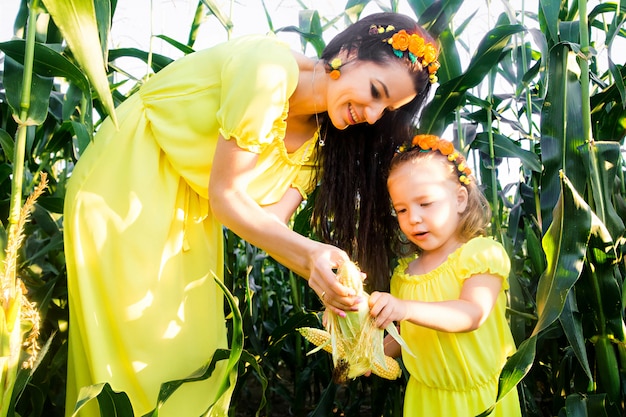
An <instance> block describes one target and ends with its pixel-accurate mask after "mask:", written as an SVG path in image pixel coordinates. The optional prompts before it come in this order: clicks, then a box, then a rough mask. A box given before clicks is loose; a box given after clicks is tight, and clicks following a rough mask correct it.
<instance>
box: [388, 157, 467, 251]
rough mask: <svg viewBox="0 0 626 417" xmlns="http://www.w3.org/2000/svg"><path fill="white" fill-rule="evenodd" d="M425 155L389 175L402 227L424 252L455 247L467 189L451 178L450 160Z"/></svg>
mask: <svg viewBox="0 0 626 417" xmlns="http://www.w3.org/2000/svg"><path fill="white" fill-rule="evenodd" d="M440 157H442V156H439V155H437V156H435V158H425V159H418V160H412V161H408V162H404V163H402V164H400V165H398V166H396V167H395V168H394V169H393V171H392V172H391V173H390V175H389V179H388V181H387V187H388V189H389V195H390V196H391V201H392V204H393V208H394V209H395V211H396V215H397V216H398V223H399V225H400V229H401V230H402V232H404V234H405V235H406V236H407V238H408V239H409V240H410V241H411V242H413V243H414V244H416V245H417V246H418V247H419V248H420V249H421V250H422V251H423V252H424V253H434V252H439V251H444V252H447V253H449V251H450V249H451V248H452V250H454V249H456V247H457V246H458V244H459V243H461V241H460V238H459V233H458V228H459V220H460V215H461V213H463V211H465V208H466V207H467V196H468V194H467V189H466V188H465V187H463V186H462V185H461V184H460V183H459V182H458V181H456V180H454V179H451V178H450V177H449V175H450V174H449V172H450V171H449V169H450V168H449V166H448V165H447V161H442V160H440V159H439V158H440Z"/></svg>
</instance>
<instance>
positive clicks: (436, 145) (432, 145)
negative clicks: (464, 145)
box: [397, 135, 472, 185]
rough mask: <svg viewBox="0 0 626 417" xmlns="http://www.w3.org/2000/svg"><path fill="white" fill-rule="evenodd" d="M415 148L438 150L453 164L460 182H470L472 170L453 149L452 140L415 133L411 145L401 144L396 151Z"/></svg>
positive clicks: (467, 183) (466, 183)
mask: <svg viewBox="0 0 626 417" xmlns="http://www.w3.org/2000/svg"><path fill="white" fill-rule="evenodd" d="M416 148H419V150H420V151H421V152H429V151H433V152H434V151H437V152H439V153H440V154H441V155H443V156H445V157H447V158H448V161H450V162H452V163H453V164H454V166H455V167H456V170H457V174H458V176H459V182H461V184H464V185H469V184H470V183H471V182H472V181H471V179H470V178H469V176H470V175H472V170H471V169H470V168H469V167H468V166H467V162H465V158H464V157H463V155H461V154H460V153H459V152H458V151H457V150H456V149H454V145H453V144H452V142H450V141H447V140H445V139H441V138H440V137H439V136H436V135H415V136H414V137H413V140H412V141H411V147H409V148H407V147H406V146H405V145H402V146H401V147H399V148H398V151H397V153H403V152H407V151H410V150H411V149H416Z"/></svg>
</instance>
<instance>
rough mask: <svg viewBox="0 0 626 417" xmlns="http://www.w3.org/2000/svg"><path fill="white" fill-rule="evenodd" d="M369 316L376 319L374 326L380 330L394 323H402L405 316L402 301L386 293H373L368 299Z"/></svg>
mask: <svg viewBox="0 0 626 417" xmlns="http://www.w3.org/2000/svg"><path fill="white" fill-rule="evenodd" d="M369 306H370V314H371V315H372V317H374V318H376V326H378V327H379V328H381V329H384V328H385V327H387V326H388V325H389V324H390V323H392V322H394V321H402V320H404V319H405V318H406V315H407V305H406V303H405V302H404V301H402V300H400V299H398V298H396V297H394V296H392V295H391V294H389V293H386V292H374V293H372V295H371V296H370V298H369Z"/></svg>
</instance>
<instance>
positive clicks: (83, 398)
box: [72, 382, 134, 417]
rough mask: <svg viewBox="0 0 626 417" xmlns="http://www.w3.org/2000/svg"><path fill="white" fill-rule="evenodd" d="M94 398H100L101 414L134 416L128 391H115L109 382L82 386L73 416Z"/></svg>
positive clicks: (117, 416) (111, 416)
mask: <svg viewBox="0 0 626 417" xmlns="http://www.w3.org/2000/svg"><path fill="white" fill-rule="evenodd" d="M94 398H95V399H97V400H98V405H99V407H100V415H101V416H107V417H134V413H133V408H132V406H131V404H130V400H129V399H128V396H127V395H126V393H124V392H116V391H113V389H112V388H111V386H110V385H109V383H108V382H106V383H101V384H95V385H90V386H87V387H83V388H81V390H80V393H79V394H78V401H77V402H76V406H75V408H74V412H73V413H72V417H74V416H76V415H77V414H78V412H79V411H80V409H81V408H83V407H84V406H85V404H87V403H88V402H89V401H91V400H93V399H94Z"/></svg>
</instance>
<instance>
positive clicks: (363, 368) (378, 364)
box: [299, 262, 411, 383]
mask: <svg viewBox="0 0 626 417" xmlns="http://www.w3.org/2000/svg"><path fill="white" fill-rule="evenodd" d="M337 279H338V281H339V282H340V283H342V284H343V285H345V286H347V287H349V288H352V289H354V290H355V291H356V294H357V295H358V296H360V297H361V298H363V299H364V300H363V301H362V302H361V303H360V304H359V310H358V311H354V312H346V317H340V316H338V315H337V314H334V313H333V312H332V311H330V310H328V311H327V326H326V330H327V331H324V330H321V329H312V328H303V330H300V329H299V330H300V332H301V333H302V334H303V335H304V336H305V338H307V340H309V341H310V342H312V343H313V344H315V345H316V346H318V348H317V349H314V350H313V351H312V352H310V353H313V352H316V351H317V350H319V349H324V350H326V351H327V352H330V353H331V354H332V357H333V366H334V372H333V379H334V380H335V382H337V383H343V382H345V381H347V380H348V379H354V378H356V377H358V376H360V375H363V374H365V373H367V372H368V371H372V372H373V373H375V374H376V375H379V376H381V377H383V378H387V379H396V378H398V377H399V376H400V375H401V371H400V367H399V366H398V363H397V362H396V361H395V360H394V359H393V358H390V357H387V356H385V351H384V346H383V339H384V330H383V329H379V328H378V327H377V326H376V324H375V321H374V319H373V318H372V317H371V316H370V311H369V305H368V302H367V299H368V298H369V294H367V293H366V292H365V291H364V290H363V279H362V277H361V271H360V269H359V268H358V267H357V266H356V265H355V264H354V263H353V262H344V263H343V264H342V265H341V266H340V267H339V269H338V271H337ZM386 330H387V331H388V332H389V334H391V335H392V336H393V337H394V338H395V339H396V340H397V341H398V343H400V345H401V346H402V347H403V348H404V349H406V350H407V352H408V353H409V354H411V352H410V350H408V346H406V343H405V342H404V341H403V340H402V338H401V337H400V335H399V334H398V331H397V330H396V327H395V325H394V324H393V323H391V324H390V325H389V326H388V327H387V329H386ZM321 332H323V333H321ZM307 335H308V336H307ZM309 337H311V338H309Z"/></svg>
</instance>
